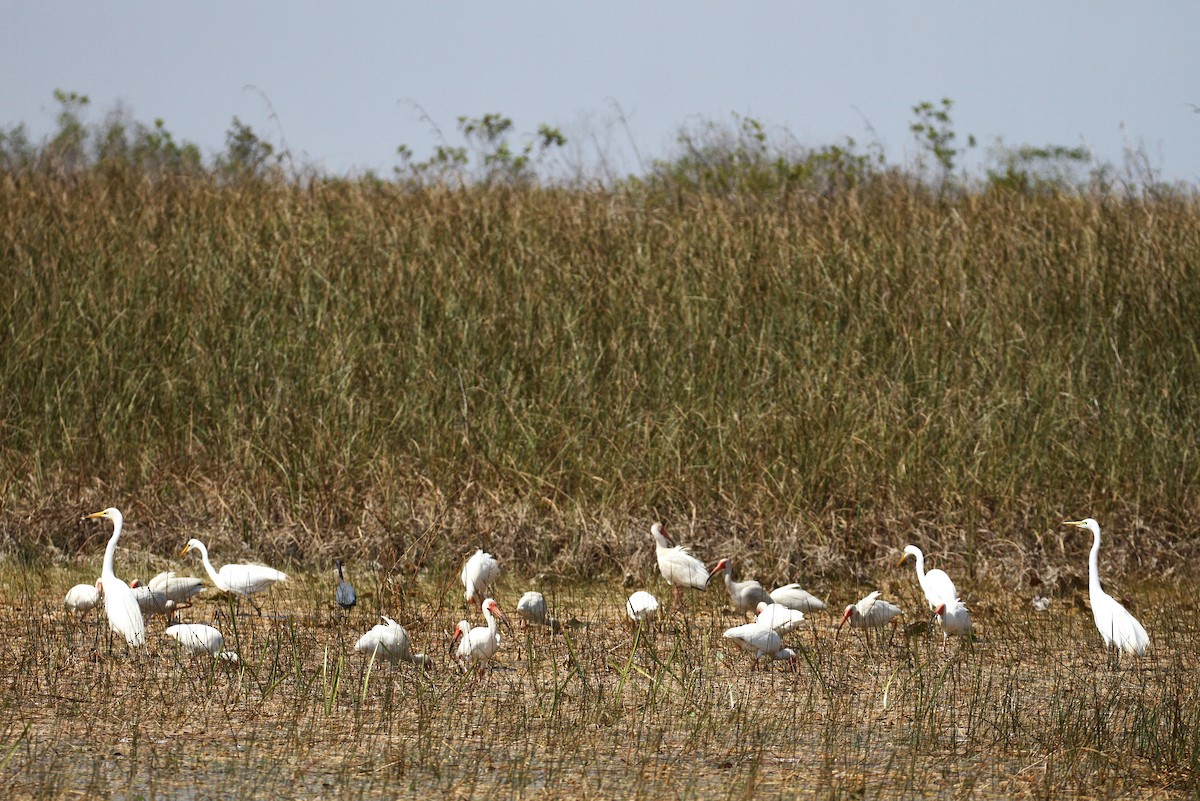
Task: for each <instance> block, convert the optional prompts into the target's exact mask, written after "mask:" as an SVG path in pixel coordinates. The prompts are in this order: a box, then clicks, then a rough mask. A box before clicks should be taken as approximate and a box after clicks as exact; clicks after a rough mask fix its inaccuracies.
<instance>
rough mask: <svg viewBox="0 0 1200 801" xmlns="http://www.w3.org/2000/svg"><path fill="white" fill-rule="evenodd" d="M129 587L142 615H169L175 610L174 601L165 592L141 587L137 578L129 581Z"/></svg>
mask: <svg viewBox="0 0 1200 801" xmlns="http://www.w3.org/2000/svg"><path fill="white" fill-rule="evenodd" d="M129 588H130V589H131V590H133V597H134V598H136V599H137V604H138V609H141V610H142V616H143V617H154V616H155V615H162V616H163V617H170V616H171V615H172V614H173V613H174V612H175V602H174V601H172V600H171V599H170V598H168V597H167V594H166V593H164V592H159V591H158V590H156V589H153V588H151V587H143V586H142V585H141V583H140V582H139V581H138V580H137V579H133V580H132V581H130V582H129Z"/></svg>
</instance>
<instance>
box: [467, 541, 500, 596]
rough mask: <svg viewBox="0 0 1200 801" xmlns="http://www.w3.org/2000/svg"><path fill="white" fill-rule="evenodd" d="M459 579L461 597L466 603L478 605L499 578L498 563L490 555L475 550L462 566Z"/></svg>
mask: <svg viewBox="0 0 1200 801" xmlns="http://www.w3.org/2000/svg"><path fill="white" fill-rule="evenodd" d="M459 578H460V579H461V580H462V584H463V597H464V598H466V600H467V602H468V603H472V604H478V603H480V602H482V601H483V599H484V598H486V597H487V594H488V592H489V591H490V590H491V589H492V585H493V584H495V583H496V579H498V578H500V563H499V562H497V561H496V557H494V556H492V555H491V554H490V553H487V552H486V551H484V550H482V549H480V550H477V551H475V553H473V554H471V558H470V559H468V560H467V562H466V564H464V565H463V568H462V572H461V573H460V574H459Z"/></svg>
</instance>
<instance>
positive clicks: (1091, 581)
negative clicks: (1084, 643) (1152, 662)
mask: <svg viewBox="0 0 1200 801" xmlns="http://www.w3.org/2000/svg"><path fill="white" fill-rule="evenodd" d="M1066 525H1068V526H1075V527H1076V528H1085V529H1087V530H1088V531H1090V532H1092V552H1091V555H1089V556H1088V599H1089V600H1090V601H1091V604H1092V617H1093V618H1094V619H1095V621H1096V630H1097V631H1099V632H1100V637H1101V638H1102V639H1103V640H1104V650H1105V651H1108V650H1109V649H1111V648H1116V649H1117V656H1118V657H1119V656H1120V654H1121V653H1122V652H1124V653H1127V654H1134V655H1137V656H1143V655H1144V654H1145V653H1146V648H1147V647H1148V646H1149V645H1150V635H1148V634H1147V633H1146V629H1144V628H1143V627H1142V624H1141V623H1139V622H1138V621H1137V618H1135V617H1134V616H1133V615H1131V614H1129V611H1128V610H1127V609H1125V607H1124V606H1121V604H1120V602H1119V601H1117V600H1116V599H1115V598H1113V597H1112V596H1111V595H1109V594H1108V593H1106V592H1105V591H1104V590H1103V589H1101V588H1100V524H1099V523H1097V522H1096V521H1095V520H1093V519H1092V518H1090V517H1088V518H1085V519H1083V520H1075V521H1071V520H1068V521H1067V522H1066Z"/></svg>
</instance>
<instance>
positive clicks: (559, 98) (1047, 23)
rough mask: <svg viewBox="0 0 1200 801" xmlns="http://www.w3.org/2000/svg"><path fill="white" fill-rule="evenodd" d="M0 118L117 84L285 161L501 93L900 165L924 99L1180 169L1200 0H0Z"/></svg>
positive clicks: (622, 151) (638, 145)
mask: <svg viewBox="0 0 1200 801" xmlns="http://www.w3.org/2000/svg"><path fill="white" fill-rule="evenodd" d="M4 6H5V9H4V10H5V13H4V24H3V25H2V26H0V75H3V76H4V77H3V79H0V126H2V127H4V128H6V129H7V128H10V127H12V126H13V125H16V124H18V123H25V124H26V125H27V126H28V128H29V130H30V131H31V132H32V133H33V134H34V135H35V137H37V138H40V137H41V136H44V135H46V134H47V133H49V132H50V131H51V130H53V128H54V113H55V110H56V106H55V103H54V101H53V92H54V90H55V89H63V90H68V91H76V92H80V93H82V94H86V95H88V96H89V97H90V98H91V101H92V109H93V111H92V114H91V117H90V119H92V120H99V119H100V118H101V117H102V116H103V112H104V111H106V110H109V109H111V108H113V107H114V106H115V105H116V104H118V103H119V104H122V105H123V106H125V107H126V108H127V109H128V110H129V111H130V112H131V113H132V115H133V117H134V118H135V119H137V120H138V121H141V122H145V123H151V122H153V121H154V119H156V118H161V119H163V120H164V122H165V125H166V127H167V129H168V130H170V131H171V132H172V133H173V134H174V135H175V138H176V139H177V140H180V139H182V140H187V141H191V142H195V143H197V144H199V145H200V146H201V148H202V150H203V151H204V152H205V153H206V154H207V155H212V154H214V153H216V152H218V151H220V150H221V149H222V148H223V147H224V142H225V133H226V132H227V131H228V130H229V128H230V124H231V121H232V118H233V117H234V116H237V117H238V118H239V119H240V120H241V121H242V122H243V123H245V124H248V125H250V126H251V127H252V128H253V129H254V131H255V132H256V133H257V134H259V135H260V136H261V137H263V138H266V139H268V140H269V141H271V142H272V143H274V144H276V145H277V146H283V147H286V148H287V149H288V150H289V151H290V152H291V153H292V154H293V156H294V157H295V158H297V159H298V160H300V161H301V162H303V163H305V164H308V165H311V166H315V167H318V168H320V169H323V170H325V171H328V172H331V173H336V174H357V173H362V172H364V171H366V170H374V171H376V172H377V173H380V174H390V173H391V170H392V168H393V167H395V166H396V165H398V164H399V160H398V158H397V156H396V148H397V147H398V146H399V145H401V144H404V145H407V146H408V147H409V148H411V149H412V150H413V151H414V152H415V153H416V155H417V157H418V158H424V157H426V156H428V155H429V153H430V152H431V150H432V148H433V147H434V146H435V145H436V144H438V143H439V142H445V143H449V144H452V145H457V144H461V143H462V142H461V138H460V137H459V136H458V135H457V132H456V120H457V119H458V117H459V116H461V115H467V116H470V117H479V116H482V115H483V114H486V113H489V112H497V113H500V114H503V115H505V116H507V117H509V118H511V119H512V120H513V122H514V126H515V130H516V131H517V132H520V133H521V134H532V133H533V132H534V131H535V130H536V129H537V126H538V125H539V124H542V123H547V124H550V125H553V126H557V127H558V128H560V129H561V130H562V132H563V133H564V134H566V136H567V138H568V140H570V142H571V145H570V147H569V149H568V151H566V152H567V153H569V154H570V156H569V158H571V159H573V160H576V161H578V162H581V163H582V162H588V163H594V164H598V165H602V166H603V168H604V169H605V170H606V171H610V172H616V173H625V172H637V171H638V170H639V169H640V168H642V167H644V166H645V165H646V164H648V163H649V161H650V160H652V159H655V158H663V157H667V156H669V155H670V154H671V153H672V152H673V148H674V142H675V138H676V136H677V135H678V133H679V131H680V130H681V129H682V128H684V127H685V126H688V125H695V124H697V123H701V122H703V121H708V120H713V121H718V122H730V121H732V120H733V118H734V117H733V115H735V114H736V115H743V116H749V117H753V118H754V119H757V120H759V121H761V122H762V123H764V124H765V125H766V126H767V129H768V131H769V132H770V133H771V134H772V135H773V136H776V137H781V138H783V139H786V140H789V141H794V142H796V143H798V144H800V145H804V146H812V147H819V146H822V145H828V144H835V143H839V142H841V141H843V140H844V139H845V138H846V137H853V138H854V139H855V140H857V141H858V142H859V143H866V142H870V141H877V142H878V143H879V144H880V145H882V147H883V149H884V152H885V154H886V157H887V159H888V161H889V162H891V163H899V164H905V163H910V162H911V160H912V158H913V157H914V156H915V154H916V153H917V150H918V148H917V146H916V144H915V142H914V139H913V136H912V134H911V132H910V131H909V125H910V124H911V122H912V120H913V113H912V107H913V106H914V105H915V104H917V103H919V102H921V101H926V100H928V101H940V99H941V98H950V99H952V100H953V101H954V104H955V105H954V109H953V117H954V129H955V130H956V131H957V132H958V134H959V140H960V142H961V141H962V140H964V139H965V137H966V135H967V134H973V135H975V136H976V137H977V139H978V140H979V142H980V148H979V149H978V150H977V151H976V155H975V156H974V159H975V160H979V159H980V158H982V155H983V153H984V151H985V150H986V149H987V148H988V147H989V146H991V145H993V144H994V143H995V142H996V141H997V139H1000V140H1002V141H1003V142H1004V143H1005V144H1006V145H1009V146H1018V145H1024V144H1032V145H1039V146H1042V145H1065V146H1070V147H1074V146H1079V145H1083V146H1086V147H1088V148H1090V149H1091V150H1092V151H1093V152H1094V153H1095V155H1096V156H1097V157H1098V158H1099V159H1101V160H1104V161H1108V162H1112V163H1115V164H1118V165H1120V164H1121V163H1123V160H1124V154H1125V153H1126V151H1128V150H1136V151H1140V152H1141V153H1142V154H1143V155H1144V157H1145V162H1146V163H1148V164H1149V165H1150V167H1152V168H1153V169H1155V170H1158V171H1159V172H1160V177H1162V178H1163V179H1166V180H1172V181H1188V182H1198V181H1200V113H1196V111H1195V110H1194V108H1193V107H1192V105H1190V104H1193V103H1194V104H1196V105H1197V106H1200V41H1198V35H1200V3H1195V2H1173V1H1172V0H1164V1H1163V2H1151V3H1146V2H1124V1H1119V2H1107V3H1096V2H1094V0H1089V1H1088V2H1082V1H1081V0H1063V1H1061V2H1052V3H1044V2H1040V1H1039V2H1027V1H1025V0H1006V2H979V3H974V2H961V0H958V1H957V2H914V3H907V2H887V3H854V2H846V3H822V4H817V3H804V2H799V0H793V2H741V3H729V2H725V3H716V2H705V1H703V0H699V1H697V2H688V3H679V2H674V3H666V2H663V3H654V2H647V0H611V1H610V2H562V1H561V0H559V1H558V2H526V1H525V0H509V2H502V3H501V2H486V3H485V2H472V1H471V0H463V2H429V3H404V2H377V1H375V0H364V1H363V2H349V3H327V2H321V3H318V2H286V3H285V2H274V3H267V2H253V0H238V1H237V2H228V1H227V0H212V1H210V2H204V3H188V2H162V0H154V2H146V1H145V0H127V1H124V2H119V3H97V2H95V1H94V0H87V1H86V2H83V1H78V0H77V1H74V2H55V0H47V1H46V2H39V3H34V2H20V0H6V1H5V3H4Z"/></svg>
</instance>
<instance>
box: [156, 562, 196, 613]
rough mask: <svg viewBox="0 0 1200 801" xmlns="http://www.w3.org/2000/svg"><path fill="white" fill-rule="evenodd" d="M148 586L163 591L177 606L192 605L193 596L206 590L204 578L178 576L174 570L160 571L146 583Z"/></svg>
mask: <svg viewBox="0 0 1200 801" xmlns="http://www.w3.org/2000/svg"><path fill="white" fill-rule="evenodd" d="M146 586H147V587H149V588H150V589H152V590H155V591H156V592H161V593H162V594H163V595H165V596H166V597H167V599H168V600H171V601H174V602H175V606H176V608H178V607H180V606H184V605H190V602H191V600H192V598H194V597H195V596H197V595H199V594H200V593H202V592H204V580H203V579H198V578H195V577H193V576H176V575H175V572H174V571H171V570H168V571H166V572H164V573H159V574H158V575H157V576H155V577H154V578H152V579H150V581H148V582H147V583H146Z"/></svg>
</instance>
